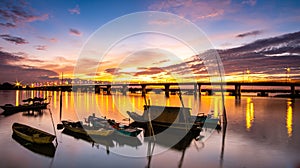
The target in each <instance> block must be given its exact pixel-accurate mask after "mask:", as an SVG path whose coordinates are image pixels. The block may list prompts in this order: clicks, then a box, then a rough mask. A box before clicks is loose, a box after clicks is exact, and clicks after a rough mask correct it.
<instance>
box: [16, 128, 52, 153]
mask: <svg viewBox="0 0 300 168" xmlns="http://www.w3.org/2000/svg"><path fill="white" fill-rule="evenodd" d="M12 138H13V139H14V140H15V141H16V142H17V143H19V144H20V145H22V146H23V147H25V148H26V149H28V150H30V151H32V152H34V153H37V154H40V155H43V156H47V157H52V158H53V157H54V155H55V151H56V147H55V146H54V144H53V143H49V144H34V143H28V141H26V140H24V139H22V138H20V137H19V136H17V135H16V134H12Z"/></svg>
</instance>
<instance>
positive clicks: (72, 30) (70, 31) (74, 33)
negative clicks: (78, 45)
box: [69, 28, 82, 36]
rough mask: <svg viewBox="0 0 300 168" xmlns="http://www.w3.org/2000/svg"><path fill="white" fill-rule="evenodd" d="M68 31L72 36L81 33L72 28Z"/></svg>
mask: <svg viewBox="0 0 300 168" xmlns="http://www.w3.org/2000/svg"><path fill="white" fill-rule="evenodd" d="M69 33H70V35H73V36H81V34H82V33H81V32H80V31H79V30H76V29H72V28H70V29H69Z"/></svg>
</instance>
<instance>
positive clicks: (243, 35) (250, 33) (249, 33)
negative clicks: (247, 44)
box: [236, 30, 263, 38]
mask: <svg viewBox="0 0 300 168" xmlns="http://www.w3.org/2000/svg"><path fill="white" fill-rule="evenodd" d="M262 33H263V31H261V30H254V31H250V32H246V33H241V34H238V35H236V37H239V38H243V37H246V36H256V35H260V34H262Z"/></svg>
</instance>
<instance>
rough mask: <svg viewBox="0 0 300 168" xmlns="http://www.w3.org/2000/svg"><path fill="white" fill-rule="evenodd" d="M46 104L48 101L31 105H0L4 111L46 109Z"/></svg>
mask: <svg viewBox="0 0 300 168" xmlns="http://www.w3.org/2000/svg"><path fill="white" fill-rule="evenodd" d="M48 104H49V103H43V104H32V105H19V106H13V105H4V106H0V107H1V108H2V109H3V110H4V111H7V112H22V111H30V110H42V109H47V106H48Z"/></svg>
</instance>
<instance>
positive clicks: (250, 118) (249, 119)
mask: <svg viewBox="0 0 300 168" xmlns="http://www.w3.org/2000/svg"><path fill="white" fill-rule="evenodd" d="M253 122H254V104H253V102H252V99H251V98H247V103H246V128H247V130H248V131H250V129H251V127H252V123H253Z"/></svg>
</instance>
